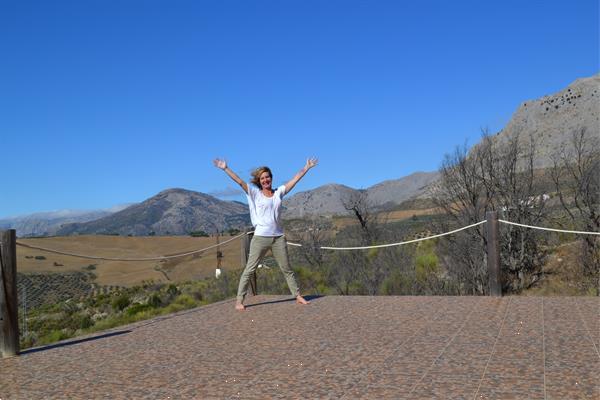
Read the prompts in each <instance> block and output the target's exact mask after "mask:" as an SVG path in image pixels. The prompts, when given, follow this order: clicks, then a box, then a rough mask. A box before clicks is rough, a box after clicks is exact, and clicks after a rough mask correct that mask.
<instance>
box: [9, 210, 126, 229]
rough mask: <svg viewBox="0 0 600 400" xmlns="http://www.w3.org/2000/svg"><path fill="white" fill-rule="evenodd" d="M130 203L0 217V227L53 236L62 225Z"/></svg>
mask: <svg viewBox="0 0 600 400" xmlns="http://www.w3.org/2000/svg"><path fill="white" fill-rule="evenodd" d="M130 205H131V204H126V205H120V206H115V207H111V208H110V209H105V210H58V211H48V212H40V213H34V214H29V215H20V216H16V217H9V218H4V219H0V229H15V230H16V231H17V236H19V237H26V236H53V235H55V234H56V232H57V231H58V229H60V227H61V226H62V225H65V224H69V223H76V222H88V221H93V220H96V219H99V218H102V217H106V216H108V215H111V214H113V213H115V212H117V211H120V210H122V209H124V208H126V207H129V206H130Z"/></svg>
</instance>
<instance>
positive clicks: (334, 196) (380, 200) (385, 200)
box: [283, 172, 439, 219]
mask: <svg viewBox="0 0 600 400" xmlns="http://www.w3.org/2000/svg"><path fill="white" fill-rule="evenodd" d="M438 178H439V173H438V172H415V173H414V174H411V175H408V176H405V177H403V178H400V179H392V180H387V181H384V182H381V183H378V184H376V185H373V186H371V187H369V188H367V189H363V190H358V189H353V188H351V187H348V186H344V185H338V184H329V185H324V186H319V187H318V188H316V189H313V190H308V191H305V192H299V193H297V194H294V195H292V196H290V197H289V198H287V199H286V200H285V201H284V203H283V204H284V206H285V210H284V212H283V217H284V218H287V219H292V218H303V217H305V216H316V215H343V214H347V213H348V211H346V210H345V209H344V206H343V205H342V200H344V199H346V198H348V196H350V195H351V194H352V193H357V192H359V191H363V192H366V193H367V198H368V201H369V202H370V204H371V205H372V206H373V207H374V208H375V209H386V208H389V207H393V206H395V205H398V204H400V203H402V202H404V201H406V200H409V199H411V198H413V197H415V196H418V195H420V194H422V193H424V191H425V190H426V188H427V187H428V186H429V185H430V184H431V183H432V182H435V181H436V180H437V179H438Z"/></svg>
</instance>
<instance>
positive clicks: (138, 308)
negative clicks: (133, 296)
mask: <svg viewBox="0 0 600 400" xmlns="http://www.w3.org/2000/svg"><path fill="white" fill-rule="evenodd" d="M151 308H152V306H151V305H150V304H140V303H136V304H134V305H132V306H131V307H129V308H128V309H127V315H135V314H138V313H140V312H142V311H146V310H149V309H151Z"/></svg>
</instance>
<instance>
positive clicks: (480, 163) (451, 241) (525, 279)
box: [435, 130, 545, 294]
mask: <svg viewBox="0 0 600 400" xmlns="http://www.w3.org/2000/svg"><path fill="white" fill-rule="evenodd" d="M535 150H536V148H535V142H534V140H533V139H531V138H529V140H527V139H523V138H521V137H520V135H519V132H516V133H514V134H512V135H511V136H509V137H508V138H507V139H506V141H504V142H501V141H500V140H498V139H497V138H493V137H491V136H490V135H489V134H488V132H487V131H486V130H483V132H482V140H481V142H480V143H479V144H478V145H477V146H474V147H473V148H472V149H471V151H467V149H466V146H464V147H462V148H457V149H456V150H455V152H454V153H453V154H452V155H450V156H446V158H445V160H444V162H443V164H442V167H441V168H440V173H441V184H440V186H439V188H438V190H437V193H436V195H435V199H436V203H437V205H438V206H439V207H440V208H442V209H443V210H445V212H446V214H447V215H448V216H449V217H450V220H451V221H452V222H453V225H454V226H465V225H470V224H473V223H476V222H479V221H481V220H483V219H485V213H486V211H488V210H498V211H500V212H502V215H503V217H504V218H505V219H508V220H511V221H512V222H517V223H524V224H537V223H538V222H539V221H540V220H542V218H544V216H545V203H544V201H542V200H540V199H543V198H542V197H540V196H539V195H540V193H539V188H538V187H537V185H536V175H539V173H538V172H536V170H535V169H534V162H533V161H534V157H535ZM483 229H484V228H483V227H482V226H480V227H477V228H472V229H469V230H467V231H462V232H459V233H457V234H455V235H451V236H449V237H447V239H446V240H445V241H442V244H441V246H443V248H444V250H445V252H444V253H445V257H443V258H442V259H443V260H444V263H445V265H446V267H447V269H448V273H449V274H450V275H451V276H453V277H454V278H456V279H457V280H459V282H461V284H462V286H463V290H464V291H466V292H467V293H473V294H475V293H479V294H484V293H487V290H488V288H487V281H488V279H487V259H486V257H487V255H486V252H485V249H486V245H487V242H486V236H485V234H484V230H483ZM500 241H501V243H500V244H501V263H502V266H503V275H504V276H503V278H504V279H503V283H504V289H505V290H510V291H520V290H522V289H525V288H528V287H531V286H532V285H534V284H535V283H536V282H538V281H539V279H540V276H541V272H542V265H543V262H544V258H545V252H544V251H543V250H542V248H541V247H540V243H541V235H540V233H538V232H537V231H532V230H527V229H524V228H517V227H513V226H503V228H502V230H501V238H500ZM444 242H445V243H444Z"/></svg>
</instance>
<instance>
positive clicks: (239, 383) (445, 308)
mask: <svg viewBox="0 0 600 400" xmlns="http://www.w3.org/2000/svg"><path fill="white" fill-rule="evenodd" d="M250 303H251V304H254V305H253V306H251V307H249V308H248V310H247V311H245V312H236V311H235V310H234V309H233V301H226V302H222V303H218V304H213V305H210V306H206V307H202V308H198V309H194V310H189V311H185V312H182V313H179V314H177V315H171V316H166V317H162V318H158V319H155V320H152V321H145V322H140V323H137V324H134V325H129V326H126V327H121V328H119V329H116V330H113V331H111V332H106V333H103V334H99V335H96V336H95V337H91V338H89V340H85V341H82V340H79V341H77V340H76V341H71V342H63V343H61V345H59V346H54V347H52V346H51V347H48V348H40V349H33V350H30V351H26V352H24V354H22V355H21V356H19V357H13V358H9V359H3V360H0V399H2V400H5V399H48V398H56V399H96V398H106V399H115V398H117V399H118V398H123V399H140V398H148V399H194V398H197V399H213V398H214V399H222V398H225V399H227V398H242V399H265V398H281V399H294V398H302V399H321V398H331V399H358V398H370V399H434V398H438V399H453V398H455V399H600V386H599V385H600V353H599V349H600V318H599V310H600V299H598V298H591V297H588V298H583V297H580V298H574V297H571V298H565V297H545V298H541V297H504V298H492V297H337V296H327V297H320V298H315V299H313V301H312V304H310V305H308V306H300V305H296V304H295V303H294V302H293V301H289V300H288V299H287V298H285V297H280V296H279V297H278V296H257V297H254V298H251V300H250Z"/></svg>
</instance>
